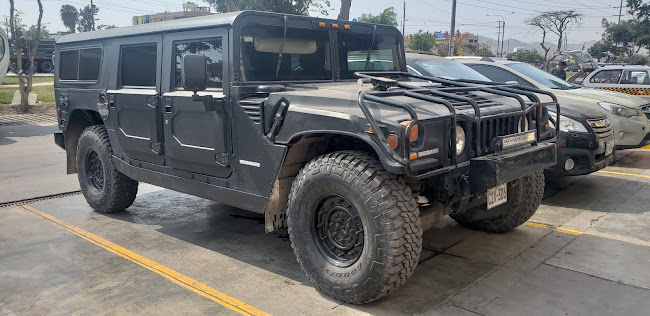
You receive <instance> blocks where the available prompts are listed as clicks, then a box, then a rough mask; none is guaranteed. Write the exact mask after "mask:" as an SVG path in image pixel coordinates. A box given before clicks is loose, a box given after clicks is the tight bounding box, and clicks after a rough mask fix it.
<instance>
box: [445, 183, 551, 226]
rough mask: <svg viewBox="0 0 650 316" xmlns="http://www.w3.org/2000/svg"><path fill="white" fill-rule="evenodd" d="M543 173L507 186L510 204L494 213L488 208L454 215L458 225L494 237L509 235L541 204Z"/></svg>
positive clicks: (496, 208)
mask: <svg viewBox="0 0 650 316" xmlns="http://www.w3.org/2000/svg"><path fill="white" fill-rule="evenodd" d="M543 196H544V172H542V171H537V172H535V173H533V174H530V175H527V176H525V177H523V178H520V179H517V180H514V181H511V182H509V183H508V202H506V203H505V204H503V205H500V206H497V207H495V208H493V209H491V210H488V209H487V205H482V206H481V207H475V208H472V209H469V210H467V211H465V212H463V213H457V214H451V215H450V216H451V218H453V219H454V220H455V221H456V222H458V224H460V225H462V226H465V227H467V228H472V229H478V230H483V231H486V232H491V233H505V232H509V231H511V230H513V229H515V228H517V227H518V226H519V225H521V224H523V223H525V222H526V221H527V220H528V219H529V218H530V217H531V216H533V214H535V211H537V208H538V207H539V205H540V204H541V203H542V197H543Z"/></svg>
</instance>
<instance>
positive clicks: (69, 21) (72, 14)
mask: <svg viewBox="0 0 650 316" xmlns="http://www.w3.org/2000/svg"><path fill="white" fill-rule="evenodd" d="M60 12H61V21H62V22H63V25H64V26H65V27H66V28H67V29H68V32H71V33H74V32H75V30H76V26H77V20H78V19H79V11H78V10H77V8H75V7H74V6H71V5H69V4H64V5H62V6H61V11H60Z"/></svg>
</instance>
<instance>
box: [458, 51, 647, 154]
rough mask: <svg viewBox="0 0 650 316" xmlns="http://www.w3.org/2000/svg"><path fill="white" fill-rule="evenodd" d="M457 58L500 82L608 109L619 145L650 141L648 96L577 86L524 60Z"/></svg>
mask: <svg viewBox="0 0 650 316" xmlns="http://www.w3.org/2000/svg"><path fill="white" fill-rule="evenodd" d="M454 59H455V60H458V61H460V62H462V63H463V64H465V65H467V66H470V67H472V69H474V70H476V71H478V72H480V73H481V74H483V75H485V76H486V77H488V78H490V79H492V80H494V81H497V82H517V83H518V84H521V85H523V86H527V87H535V88H538V89H543V90H546V91H552V92H553V93H554V94H555V95H556V96H559V97H564V98H567V99H572V100H578V101H582V102H586V103H589V104H592V105H593V106H594V107H595V106H600V107H602V108H604V109H605V110H607V111H608V112H609V113H608V118H609V121H610V122H611V124H612V126H614V135H615V137H616V138H615V142H616V148H617V149H628V148H639V147H643V146H645V145H648V144H650V134H649V133H648V132H649V131H650V121H649V116H647V115H646V113H644V112H643V111H644V110H645V109H647V108H648V106H649V105H650V104H648V101H647V100H644V99H642V98H639V97H637V96H633V95H628V94H624V93H618V92H613V91H603V90H600V89H592V88H585V87H580V86H576V85H573V84H570V83H568V82H566V81H564V80H562V79H559V78H557V77H555V76H553V75H551V74H549V73H547V72H544V71H542V70H539V69H537V68H535V67H533V66H531V65H529V64H526V63H522V62H517V61H511V60H506V59H500V58H481V57H478V58H454Z"/></svg>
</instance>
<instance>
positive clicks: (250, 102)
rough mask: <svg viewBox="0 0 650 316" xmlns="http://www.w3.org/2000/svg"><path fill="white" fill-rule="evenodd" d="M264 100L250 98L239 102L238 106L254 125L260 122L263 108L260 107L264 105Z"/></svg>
mask: <svg viewBox="0 0 650 316" xmlns="http://www.w3.org/2000/svg"><path fill="white" fill-rule="evenodd" d="M265 100H266V99H265V98H250V99H246V100H241V101H239V106H241V108H242V109H244V112H246V115H248V117H250V118H251V120H253V122H255V124H259V123H261V122H262V115H263V114H264V113H263V109H264V107H263V106H262V105H263V104H264V101H265Z"/></svg>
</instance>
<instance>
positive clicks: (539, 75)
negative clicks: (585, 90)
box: [505, 63, 575, 90]
mask: <svg viewBox="0 0 650 316" xmlns="http://www.w3.org/2000/svg"><path fill="white" fill-rule="evenodd" d="M505 65H506V67H508V68H512V69H514V70H516V71H518V72H520V73H522V74H523V75H524V76H526V77H528V78H530V79H532V80H534V81H535V82H537V83H539V84H541V85H543V86H545V87H547V88H551V89H559V90H567V89H573V88H575V86H574V85H572V84H570V83H568V82H566V81H564V80H562V79H560V78H558V77H556V76H553V75H551V74H550V73H548V72H546V71H544V70H541V69H538V68H536V67H535V66H532V65H529V64H526V63H507V64H505Z"/></svg>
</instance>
